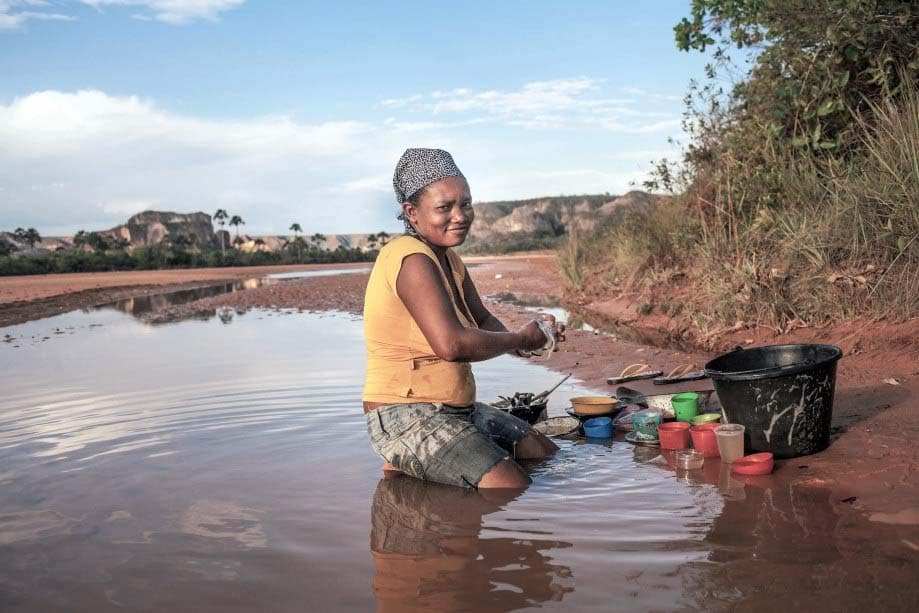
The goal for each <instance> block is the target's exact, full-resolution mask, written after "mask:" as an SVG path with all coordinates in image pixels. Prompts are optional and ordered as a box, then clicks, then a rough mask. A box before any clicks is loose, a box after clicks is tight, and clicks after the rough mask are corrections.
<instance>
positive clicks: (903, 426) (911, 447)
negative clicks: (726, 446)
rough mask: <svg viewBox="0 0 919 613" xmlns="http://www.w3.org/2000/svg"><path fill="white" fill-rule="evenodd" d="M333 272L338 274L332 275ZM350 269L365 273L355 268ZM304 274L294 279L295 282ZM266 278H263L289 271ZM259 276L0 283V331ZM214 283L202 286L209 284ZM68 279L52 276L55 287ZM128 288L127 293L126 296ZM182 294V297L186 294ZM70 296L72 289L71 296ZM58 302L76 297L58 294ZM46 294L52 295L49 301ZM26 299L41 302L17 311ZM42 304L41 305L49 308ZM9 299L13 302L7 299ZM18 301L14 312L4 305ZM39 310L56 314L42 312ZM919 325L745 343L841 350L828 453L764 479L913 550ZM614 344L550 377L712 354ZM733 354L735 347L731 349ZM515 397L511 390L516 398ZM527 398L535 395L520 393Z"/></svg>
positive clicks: (340, 298)
mask: <svg viewBox="0 0 919 613" xmlns="http://www.w3.org/2000/svg"><path fill="white" fill-rule="evenodd" d="M467 262H468V263H469V264H471V265H472V266H471V267H470V274H471V275H472V277H473V279H474V281H475V283H476V286H477V287H478V289H479V292H480V293H481V294H482V295H483V296H493V295H497V294H501V293H513V294H514V295H515V296H516V297H517V298H523V299H529V300H530V301H539V300H545V299H546V298H547V297H554V298H556V299H558V298H559V297H560V295H561V293H562V288H563V281H562V279H561V277H560V275H559V273H558V271H557V269H556V268H555V265H554V256H552V255H549V254H529V255H525V256H515V257H505V258H468V259H467ZM335 266H336V267H342V265H335ZM354 266H367V264H356V265H354ZM307 268H309V267H296V268H295V269H296V270H305V269H307ZM293 269H294V268H290V267H282V268H278V267H272V268H271V270H270V272H279V271H285V272H286V271H290V270H293ZM267 272H269V271H268V270H264V269H263V270H257V269H252V268H244V269H219V270H202V271H167V272H149V273H129V274H128V275H125V274H122V273H103V274H101V275H91V276H88V275H80V277H86V279H73V280H72V281H71V280H70V279H67V280H66V281H67V283H65V282H64V280H61V279H45V280H44V283H43V284H42V285H41V287H40V288H38V289H28V290H26V289H23V288H24V287H25V285H27V283H25V281H26V280H25V279H23V278H13V279H12V280H11V279H9V278H7V279H0V302H6V304H2V305H0V325H6V324H8V323H10V322H11V321H16V320H17V318H18V320H19V321H24V319H22V318H23V317H25V318H26V319H34V318H36V317H42V316H45V315H47V314H52V313H54V312H60V311H61V310H65V309H66V310H69V309H72V308H78V307H80V306H87V305H89V304H100V303H103V302H109V301H112V300H115V299H117V298H113V297H112V296H114V295H116V294H117V295H119V296H129V295H131V294H132V293H134V294H135V295H144V294H145V293H151V292H154V291H163V290H164V289H169V288H172V287H179V286H176V285H175V284H176V283H177V282H178V281H179V280H185V281H196V282H202V281H206V280H208V279H218V278H219V279H230V278H247V277H252V276H255V275H256V274H266V273H267ZM211 275H213V276H211ZM65 276H66V277H70V276H71V275H55V276H54V277H65ZM367 277H368V275H367V274H349V275H337V276H329V277H316V278H308V279H297V280H291V281H287V282H284V283H281V284H277V285H272V286H266V287H260V288H256V289H251V290H247V291H242V292H236V293H233V294H226V295H220V296H215V297H211V298H207V299H203V300H198V301H195V302H191V303H188V304H184V305H179V306H174V307H169V308H166V309H163V310H161V311H156V312H152V313H149V314H147V315H146V316H145V317H147V318H149V319H150V320H151V321H154V322H155V321H168V320H171V319H176V318H183V317H188V316H191V315H192V314H194V313H196V312H197V313H200V312H204V311H211V312H213V310H214V309H217V308H218V307H230V308H233V309H238V310H245V309H248V308H251V307H263V308H264V307H276V308H290V309H298V310H307V311H325V310H340V311H346V312H351V313H360V312H361V310H362V307H363V292H364V287H365V286H366V282H367ZM128 281H130V282H131V283H136V284H138V285H136V286H135V287H133V288H125V287H124V285H125V284H126V283H128ZM187 286H188V285H187V284H186V285H184V287H187ZM79 288H83V289H82V290H81V289H79ZM60 292H75V293H64V294H60ZM56 293H57V294H56ZM28 296H44V297H43V298H41V299H39V300H34V299H33V300H31V301H28V300H29V298H28ZM49 296H50V298H49ZM11 297H12V298H11ZM17 299H18V300H19V302H14V301H13V300H17ZM487 304H488V306H489V308H490V309H492V311H493V312H494V313H495V314H496V315H497V316H498V317H499V318H500V319H502V321H504V322H505V323H506V324H507V325H508V327H511V328H513V327H515V326H520V325H523V324H524V323H526V321H528V320H529V319H531V318H532V317H533V312H532V311H531V310H527V309H525V308H522V307H518V306H513V305H510V304H506V303H498V302H495V301H493V300H487ZM49 309H59V310H58V311H53V310H52V311H49ZM917 324H919V322H917V321H911V322H906V323H904V324H886V325H885V324H881V323H877V322H875V323H873V324H859V323H851V324H848V325H846V326H839V327H836V328H827V329H821V330H818V329H813V330H804V331H800V330H799V331H796V332H795V333H793V334H792V335H786V336H773V337H771V338H759V337H758V338H756V339H749V340H755V342H756V344H777V343H781V342H826V343H834V344H838V345H840V346H842V347H843V349H844V350H845V351H846V355H845V357H844V358H843V359H842V360H841V361H840V364H839V370H838V375H837V387H836V399H835V406H834V414H833V424H832V444H831V446H830V447H829V449H827V450H826V451H824V452H822V453H819V454H815V455H813V456H809V457H805V458H799V459H796V460H789V461H784V462H779V463H778V468H777V470H776V472H775V474H774V476H773V477H772V479H775V480H778V481H779V482H782V483H786V484H788V487H797V486H800V485H801V484H804V485H807V484H811V485H815V484H816V485H819V486H820V487H824V488H828V489H829V491H830V492H831V495H830V499H831V502H832V503H833V505H835V506H836V507H838V508H839V509H842V510H845V511H852V510H855V511H858V512H860V513H863V514H864V515H865V516H867V517H868V518H869V519H870V520H871V521H872V522H875V523H877V524H878V525H881V524H883V525H885V526H887V527H890V528H892V529H894V530H896V531H899V532H898V533H899V534H900V540H901V541H902V543H903V545H902V546H903V547H905V548H915V549H919V446H917V445H915V444H914V442H915V439H916V437H917V436H919V412H917V411H915V410H913V407H914V405H915V399H916V398H917V397H919V333H917V332H919V325H917ZM623 332H626V333H627V331H623V330H620V331H619V335H613V336H610V335H603V334H595V333H591V332H587V331H582V330H572V331H570V332H569V334H568V340H567V342H566V343H565V344H564V345H563V346H562V348H561V350H560V351H558V352H557V353H556V354H554V355H553V356H552V357H551V358H550V359H549V360H548V361H547V362H544V364H545V365H546V366H548V367H549V368H552V369H555V370H557V371H559V372H574V373H575V376H577V377H579V378H580V379H581V380H583V381H584V382H585V383H586V384H588V385H590V386H594V387H597V388H600V389H603V388H608V389H609V390H610V391H611V392H612V391H613V388H612V387H610V386H607V385H606V378H607V377H609V376H611V375H614V374H617V373H618V372H619V371H620V370H621V369H622V368H623V367H624V366H626V365H628V364H632V363H635V362H645V363H648V364H651V365H652V366H654V367H655V368H658V369H661V370H664V371H665V372H666V371H668V370H669V369H672V368H673V367H675V366H677V365H679V364H687V363H688V364H694V365H696V366H698V367H701V366H702V365H703V364H704V363H705V362H706V361H707V360H708V359H710V358H711V357H714V355H717V353H718V352H711V351H704V350H688V351H684V350H677V349H672V348H661V347H655V346H651V345H646V344H642V343H640V342H635V341H631V340H626V339H625V338H622V333H623ZM738 340H739V341H740V342H741V343H745V342H746V340H744V339H742V338H738ZM629 385H630V387H633V388H636V389H639V390H641V391H644V392H649V393H663V392H672V391H678V390H685V389H706V388H710V385H711V384H710V382H708V381H701V382H693V383H687V384H683V385H673V386H654V385H652V384H651V383H650V382H635V383H632V384H629ZM521 391H522V390H521ZM530 391H534V390H530Z"/></svg>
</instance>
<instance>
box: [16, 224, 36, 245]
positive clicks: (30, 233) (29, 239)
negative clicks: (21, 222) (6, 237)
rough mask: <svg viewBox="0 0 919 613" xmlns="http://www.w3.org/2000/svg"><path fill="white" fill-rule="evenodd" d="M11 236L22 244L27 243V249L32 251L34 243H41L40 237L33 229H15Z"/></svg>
mask: <svg viewBox="0 0 919 613" xmlns="http://www.w3.org/2000/svg"><path fill="white" fill-rule="evenodd" d="M13 235H14V236H15V237H16V240H18V241H21V242H24V243H29V249H34V248H35V243H40V242H41V235H40V234H39V233H38V230H36V229H35V228H29V229H28V230H23V229H22V228H16V231H15V232H13Z"/></svg>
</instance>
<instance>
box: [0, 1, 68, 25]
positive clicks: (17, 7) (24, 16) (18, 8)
mask: <svg viewBox="0 0 919 613" xmlns="http://www.w3.org/2000/svg"><path fill="white" fill-rule="evenodd" d="M48 6H49V3H48V2H47V0H0V30H15V29H17V28H19V27H20V26H22V24H24V23H25V22H26V21H29V20H30V19H34V20H42V21H73V20H74V19H75V17H71V16H69V15H62V14H60V13H53V12H48V11H36V10H28V9H40V8H46V7H48Z"/></svg>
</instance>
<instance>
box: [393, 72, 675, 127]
mask: <svg viewBox="0 0 919 613" xmlns="http://www.w3.org/2000/svg"><path fill="white" fill-rule="evenodd" d="M604 85H605V84H604V82H603V81H600V80H596V79H590V78H587V77H579V78H573V79H558V80H553V81H534V82H531V83H526V84H524V85H523V86H522V87H520V88H518V89H516V90H495V89H490V90H481V91H477V90H474V89H470V88H457V89H453V90H450V91H443V90H437V91H433V92H431V93H430V94H427V95H421V94H415V95H412V96H407V97H405V98H396V99H388V100H384V101H383V102H382V103H381V104H382V105H383V106H384V107H386V108H390V109H403V110H405V111H410V112H415V113H424V114H428V115H431V116H438V117H442V116H445V115H451V114H452V115H467V116H468V115H472V116H474V117H475V119H474V121H479V122H486V121H487V122H495V123H502V124H505V125H509V126H516V127H519V128H524V129H530V130H548V129H563V128H589V127H599V128H603V129H606V130H609V131H613V132H631V133H650V132H658V131H663V130H667V129H670V128H672V127H673V126H674V125H678V124H679V119H678V118H677V117H676V116H675V115H674V114H673V113H672V112H661V111H654V110H648V108H646V106H647V105H645V104H644V102H646V101H648V100H653V101H654V102H661V101H662V100H663V99H662V98H660V97H655V96H654V95H653V94H649V93H647V92H645V91H644V90H641V89H637V88H625V89H626V90H628V91H629V92H630V93H632V94H634V97H631V98H614V97H608V96H605V95H603V93H602V90H603V89H604ZM637 98H638V99H637ZM652 106H653V105H652ZM651 120H654V121H651ZM394 121H395V120H394ZM469 121H473V120H469Z"/></svg>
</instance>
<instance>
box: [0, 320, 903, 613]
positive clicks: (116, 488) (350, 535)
mask: <svg viewBox="0 0 919 613" xmlns="http://www.w3.org/2000/svg"><path fill="white" fill-rule="evenodd" d="M133 308H134V307H133V305H131V307H130V308H129V307H128V306H126V305H124V304H120V305H118V306H117V308H109V309H101V310H92V311H86V312H73V313H67V314H64V315H60V316H57V317H54V318H49V319H44V320H40V321H35V322H30V323H26V324H22V325H18V326H12V327H8V328H3V329H0V341H4V342H0V387H2V395H0V610H2V611H58V610H62V611H67V610H73V611H107V610H140V611H195V612H201V611H223V612H225V611H253V610H259V611H331V610H361V611H366V610H374V609H377V610H381V611H407V610H424V611H447V610H477V611H511V610H520V609H535V608H547V609H551V610H572V611H574V610H684V609H700V610H721V609H730V608H733V607H736V606H742V607H744V608H745V609H754V610H756V609H761V610H774V609H775V608H776V607H777V606H785V607H791V608H792V609H794V608H804V609H807V608H815V607H818V606H819V607H820V608H823V609H833V608H834V606H838V607H842V608H850V607H851V608H856V607H858V608H876V607H877V606H880V605H884V606H893V607H894V608H897V605H898V604H903V603H904V601H903V600H902V599H901V598H900V597H899V596H898V594H900V595H902V594H903V593H904V590H906V589H907V588H909V587H911V582H912V580H913V579H914V578H915V575H914V573H913V572H912V571H914V570H915V567H914V566H911V564H912V562H911V560H909V559H907V558H903V557H901V556H902V554H901V553H898V552H900V551H901V550H902V548H899V549H893V548H885V547H884V546H878V545H877V543H876V542H874V541H872V540H871V539H869V538H868V537H867V536H866V537H865V538H864V539H861V538H859V537H858V536H857V535H858V534H860V533H859V531H858V529H857V528H858V524H859V522H863V521H864V520H863V519H861V518H859V517H857V516H855V515H853V514H843V513H841V511H840V505H841V504H844V503H840V502H839V501H836V500H831V499H830V497H829V494H828V491H827V490H825V489H823V488H821V487H820V484H819V483H814V484H807V483H804V484H801V483H797V484H795V485H789V484H788V483H787V482H782V483H785V485H778V483H779V482H778V481H773V480H772V478H769V477H767V478H749V479H748V480H747V481H738V480H737V479H736V478H733V477H731V476H730V475H729V474H728V473H727V471H725V470H722V468H721V466H720V464H719V462H717V461H714V462H709V463H708V464H707V465H706V467H705V469H704V470H702V471H695V472H690V473H686V474H678V473H677V472H676V471H675V470H674V469H673V468H671V467H670V465H669V464H668V459H669V458H667V457H664V456H661V455H660V453H659V452H658V450H656V449H655V448H651V447H634V446H632V445H630V444H628V443H626V442H624V441H621V440H614V441H605V442H602V441H601V442H595V441H584V440H580V441H577V440H575V441H568V440H561V441H560V446H561V449H560V450H559V452H558V453H557V454H556V455H555V456H554V457H552V458H551V459H549V460H547V461H544V462H540V463H535V464H530V465H529V466H528V467H527V468H528V470H529V471H530V472H531V474H532V476H533V485H532V486H531V487H530V488H529V489H528V490H526V491H525V492H523V493H521V494H519V495H517V496H516V497H515V498H513V499H506V498H501V497H495V496H489V497H483V496H481V495H479V494H478V493H476V492H470V491H463V490H460V489H455V488H450V487H444V486H437V485H432V484H424V483H421V482H418V481H415V480H413V479H410V478H399V479H393V480H382V479H381V478H380V477H381V471H380V462H379V460H378V459H377V458H376V457H375V456H374V455H373V453H372V452H371V450H370V447H369V444H368V441H367V434H366V430H365V427H364V420H363V415H362V413H361V410H360V393H361V385H362V380H363V364H364V357H363V344H362V326H361V321H360V320H359V319H357V318H355V317H353V316H349V315H345V314H338V313H320V314H317V313H298V312H291V311H270V310H252V311H249V312H246V313H236V312H234V311H221V312H219V313H215V315H219V316H216V317H209V318H203V319H195V320H187V321H178V322H173V323H169V324H164V325H157V326H151V325H147V324H145V323H143V322H142V321H140V320H138V319H137V318H135V317H134V316H132V314H131V312H132V309H133ZM138 310H139V311H143V308H142V307H141V308H139V309H138ZM475 372H476V377H477V381H478V384H479V396H480V398H481V399H483V400H489V399H495V398H496V397H497V396H498V395H499V394H510V393H512V392H514V391H524V390H529V391H539V390H542V389H546V388H548V387H550V386H551V385H552V384H554V383H555V382H556V381H557V380H558V378H559V377H558V374H557V373H554V372H552V371H550V370H548V369H547V368H545V367H544V366H543V365H541V364H539V363H534V362H526V361H523V360H520V359H515V358H510V357H505V358H499V359H496V360H493V361H491V362H488V363H484V364H478V365H476V366H475ZM590 391H591V390H587V389H585V388H583V387H581V386H580V385H578V384H577V383H576V382H575V383H566V384H564V385H563V386H562V387H561V388H560V389H559V390H558V391H556V392H555V393H554V394H553V395H552V399H551V403H550V413H551V414H562V411H563V409H564V407H565V406H566V399H567V398H568V397H570V396H574V395H578V394H581V393H588V392H590ZM595 391H599V392H602V393H607V391H606V390H595ZM792 468H793V467H792ZM840 522H848V523H849V524H850V527H852V526H853V525H854V526H855V527H854V528H853V529H851V530H848V531H847V532H846V534H847V535H849V536H847V537H846V538H845V539H840V538H839V537H838V536H837V534H838V530H837V528H838V526H839V524H840ZM865 534H869V532H867V531H866V532H865ZM853 535H855V536H853ZM913 591H914V589H913Z"/></svg>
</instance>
